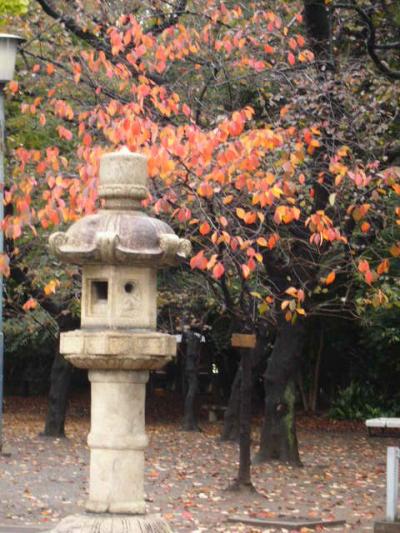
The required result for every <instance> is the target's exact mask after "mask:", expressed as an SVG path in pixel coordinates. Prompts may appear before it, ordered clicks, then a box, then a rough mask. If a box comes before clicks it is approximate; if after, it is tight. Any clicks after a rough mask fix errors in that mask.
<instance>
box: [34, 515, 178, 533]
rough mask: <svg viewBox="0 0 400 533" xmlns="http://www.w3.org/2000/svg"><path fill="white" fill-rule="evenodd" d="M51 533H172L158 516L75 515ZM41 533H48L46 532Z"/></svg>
mask: <svg viewBox="0 0 400 533" xmlns="http://www.w3.org/2000/svg"><path fill="white" fill-rule="evenodd" d="M51 531H52V533H143V532H144V531H146V533H172V530H171V528H170V527H169V525H168V524H167V522H165V520H163V519H162V518H161V517H160V516H158V515H146V516H132V515H115V514H113V515H111V514H96V515H95V514H93V515H90V514H77V515H71V516H67V517H66V518H64V519H63V520H62V521H61V522H60V523H59V524H58V526H57V527H56V528H54V529H52V530H51ZM43 533H49V531H48V530H47V531H46V532H43Z"/></svg>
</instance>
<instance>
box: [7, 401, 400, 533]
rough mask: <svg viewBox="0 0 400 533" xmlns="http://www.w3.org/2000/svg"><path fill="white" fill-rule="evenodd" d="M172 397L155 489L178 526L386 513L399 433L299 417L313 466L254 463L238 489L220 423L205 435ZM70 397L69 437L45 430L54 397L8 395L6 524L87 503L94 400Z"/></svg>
mask: <svg viewBox="0 0 400 533" xmlns="http://www.w3.org/2000/svg"><path fill="white" fill-rule="evenodd" d="M168 403H169V399H168V397H164V398H159V399H158V401H154V400H153V401H150V405H149V407H148V416H147V419H148V424H147V432H148V434H149V437H150V445H149V449H148V451H147V453H146V461H147V466H146V492H147V498H148V508H149V511H151V512H158V513H161V514H162V515H163V516H164V517H165V518H166V519H167V520H168V522H169V523H170V524H171V526H172V527H173V529H174V530H175V531H182V532H193V533H194V532H204V531H209V532H219V531H225V532H248V533H249V532H253V533H257V532H259V531H269V532H271V533H272V532H276V531H287V530H278V529H256V528H254V527H250V526H246V525H240V524H232V523H229V522H228V521H227V519H228V517H229V516H232V515H247V516H251V517H254V518H276V517H277V516H279V515H284V516H285V517H299V516H300V517H310V518H314V517H322V518H324V519H327V520H329V519H345V520H346V521H347V524H346V526H340V527H336V528H329V529H325V530H326V531H353V532H367V531H372V530H373V523H374V521H375V520H376V519H381V518H382V517H383V515H384V497H385V460H386V447H387V446H390V445H398V443H399V439H394V438H370V437H368V436H367V435H366V433H365V430H364V429H363V427H362V425H358V424H338V423H336V424H335V423H331V422H328V421H326V420H325V419H317V418H306V417H303V418H300V420H299V443H300V450H301V456H302V460H303V463H304V467H303V468H293V467H290V466H282V465H278V464H268V465H260V466H254V467H253V469H252V474H253V482H254V485H255V487H256V489H257V493H255V494H253V495H243V494H235V493H232V492H230V491H227V490H226V489H227V487H228V486H229V484H230V482H231V481H232V480H233V478H234V477H235V474H236V471H237V460H238V449H237V446H236V445H235V444H231V443H221V442H219V440H218V436H219V432H220V429H221V422H216V423H208V422H206V421H202V423H201V426H202V429H203V431H202V432H201V433H197V432H196V433H187V432H183V431H181V430H180V423H179V422H180V421H179V415H178V413H177V412H176V410H175V411H174V410H173V409H171V410H170V409H169V408H168ZM71 404H72V405H71V408H70V414H69V418H68V423H67V435H68V439H46V438H41V437H39V436H38V434H39V432H40V431H41V430H42V429H43V421H44V416H45V410H46V400H45V399H44V398H35V399H32V398H7V399H6V408H5V418H4V433H5V439H6V442H7V444H8V446H9V447H10V448H11V451H12V455H11V456H10V457H1V458H0V462H1V470H0V525H2V526H4V525H7V524H9V525H12V526H16V525H41V526H45V527H48V526H49V525H51V524H52V523H56V522H57V521H59V520H60V518H62V517H64V516H66V515H68V514H72V513H76V512H80V511H82V509H83V505H84V501H85V498H86V494H87V479H88V461H89V454H88V449H87V446H86V435H87V433H88V429H89V408H88V399H87V398H86V397H85V398H82V397H78V398H74V399H73V400H72V402H71ZM256 422H257V421H256ZM255 426H256V427H255V431H254V443H255V444H256V443H257V440H258V431H259V428H258V427H257V423H256V424H255ZM255 444H254V450H256V446H255ZM306 531H309V530H306V529H303V530H302V532H303V533H304V532H306Z"/></svg>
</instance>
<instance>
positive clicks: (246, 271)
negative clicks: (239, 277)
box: [242, 265, 250, 279]
mask: <svg viewBox="0 0 400 533" xmlns="http://www.w3.org/2000/svg"><path fill="white" fill-rule="evenodd" d="M242 274H243V277H244V279H247V278H248V277H249V276H250V268H249V267H248V266H247V265H242Z"/></svg>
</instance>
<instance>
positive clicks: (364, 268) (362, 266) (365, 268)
mask: <svg viewBox="0 0 400 533" xmlns="http://www.w3.org/2000/svg"><path fill="white" fill-rule="evenodd" d="M358 270H359V271H360V272H361V273H362V274H364V273H365V272H369V263H368V261H366V260H365V259H363V260H362V261H360V262H359V263H358Z"/></svg>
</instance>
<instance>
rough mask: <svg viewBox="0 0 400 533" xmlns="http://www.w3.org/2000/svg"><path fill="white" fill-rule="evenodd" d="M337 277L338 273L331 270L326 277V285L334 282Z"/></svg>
mask: <svg viewBox="0 0 400 533" xmlns="http://www.w3.org/2000/svg"><path fill="white" fill-rule="evenodd" d="M335 278H336V274H335V272H334V271H332V272H330V273H329V274H328V275H327V276H326V279H325V285H330V284H331V283H333V282H334V281H335Z"/></svg>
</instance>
